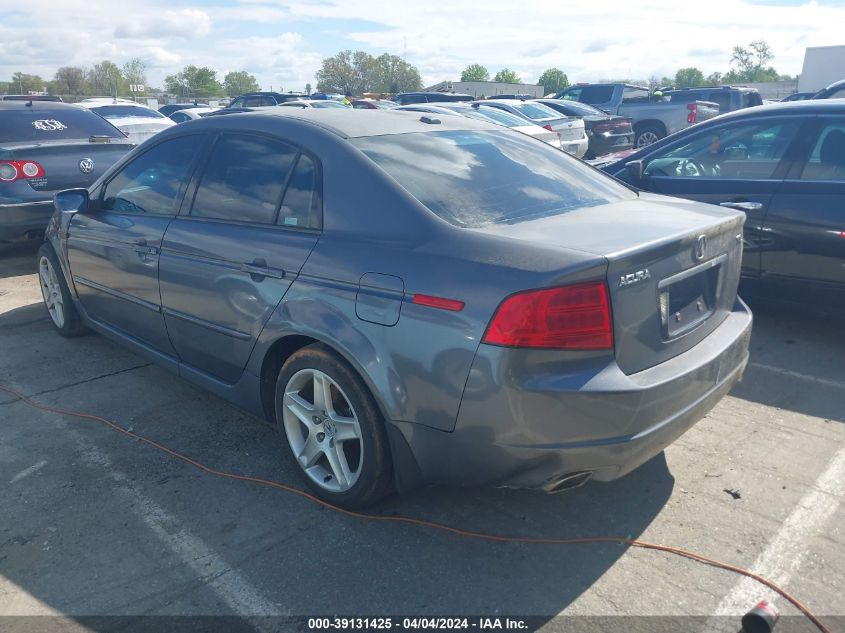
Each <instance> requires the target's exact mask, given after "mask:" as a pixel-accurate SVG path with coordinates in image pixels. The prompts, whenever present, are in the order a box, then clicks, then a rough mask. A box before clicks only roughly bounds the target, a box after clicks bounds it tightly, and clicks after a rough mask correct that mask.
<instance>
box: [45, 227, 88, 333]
mask: <svg viewBox="0 0 845 633" xmlns="http://www.w3.org/2000/svg"><path fill="white" fill-rule="evenodd" d="M38 284H39V285H40V286H41V296H42V297H43V299H44V306H45V307H46V308H47V313H48V314H49V315H50V319H51V320H52V321H53V325H55V326H56V330H57V331H58V332H59V334H61V335H62V336H64V337H66V338H71V337H74V336H79V335H81V334H84V333H85V331H86V328H85V326H84V325H83V324H82V318H81V317H80V316H79V312H78V311H77V309H76V306H75V305H74V303H73V298H72V297H71V295H70V289H69V288H68V286H67V282H66V281H65V277H64V274H63V273H62V269H61V266H60V265H59V258H58V257H57V256H56V252H55V251H54V250H53V247H52V246H51V245H50V244H48V243H46V242H45V243H44V244H42V245H41V248H39V249H38Z"/></svg>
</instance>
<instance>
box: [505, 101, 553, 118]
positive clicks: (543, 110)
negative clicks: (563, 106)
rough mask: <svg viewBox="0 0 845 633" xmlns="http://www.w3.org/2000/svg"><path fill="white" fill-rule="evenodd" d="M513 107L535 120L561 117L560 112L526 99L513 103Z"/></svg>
mask: <svg viewBox="0 0 845 633" xmlns="http://www.w3.org/2000/svg"><path fill="white" fill-rule="evenodd" d="M513 107H514V108H516V109H517V110H519V111H520V112H522V114H524V115H525V116H527V117H528V118H529V119H531V120H533V121H543V120H545V119H558V118H560V114H558V113H557V112H555V111H554V110H552V109H551V108H548V107H546V106H544V105H543V104H541V103H527V102H525V101H520V102H519V103H515V104H513Z"/></svg>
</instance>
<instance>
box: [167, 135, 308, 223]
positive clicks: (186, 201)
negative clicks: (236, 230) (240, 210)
mask: <svg viewBox="0 0 845 633" xmlns="http://www.w3.org/2000/svg"><path fill="white" fill-rule="evenodd" d="M205 135H206V136H208V137H211V140H210V141H209V142H208V146H207V147H206V148H205V151H204V152H203V153H204V156H203V157H202V161H201V162H200V164H199V165H198V166H197V168H196V169H195V170H194V173H193V176H192V178H191V181H190V183H189V185H188V188H187V189H186V190H185V194H184V196H183V198H182V205H181V206H180V208H179V212H178V214H177V217H179V218H182V219H188V220H192V221H196V222H214V223H217V224H234V225H238V226H251V227H262V228H272V229H283V230H291V231H299V232H301V231H309V232H322V230H323V166H322V163H321V162H320V160H319V159H318V158H317V156H316V155H315V154H314V153H313V152H310V151H307V150H304V149H303V148H302V147H301V146H300V145H298V144H297V143H294V142H293V141H290V140H288V139H286V138H283V137H280V136H276V135H274V134H267V133H262V132H256V131H253V130H228V129H227V130H220V131H216V132H208V133H205ZM224 136H250V137H255V138H260V139H262V140H269V141H275V142H276V143H282V144H284V145H289V146H290V147H291V148H292V149H294V150H295V152H296V154H295V155H294V159H293V163H292V164H291V169H290V171H289V172H288V174H287V177H286V179H285V182H284V185H283V186H282V192H281V194H280V196H279V199H278V201H277V203H276V210H275V211H274V215H273V221H272V222H269V223H266V222H252V221H250V220H235V219H231V218H206V217H202V216H195V215H192V212H193V209H194V203H195V201H196V197H197V191H199V186H200V183H201V182H202V179H203V177H204V176H205V172H206V170H207V169H208V164H209V162H210V161H211V155H212V152H213V151H214V148H215V147H216V146H217V143H219V142H220V140H221V139H222V138H223V137H224ZM302 154H306V155H307V156H308V157H309V158H310V159H311V160H312V162H313V163H314V166H315V171H316V173H317V185H318V191H317V196H318V198H317V201H318V203H319V225H320V226H319V227H302V226H292V225H284V224H279V214H280V213H281V208H282V202H283V201H284V199H285V194H286V193H287V190H288V186H289V185H290V180H291V178H292V177H293V172H294V170H295V169H296V166H297V165H298V164H299V157H300V156H302Z"/></svg>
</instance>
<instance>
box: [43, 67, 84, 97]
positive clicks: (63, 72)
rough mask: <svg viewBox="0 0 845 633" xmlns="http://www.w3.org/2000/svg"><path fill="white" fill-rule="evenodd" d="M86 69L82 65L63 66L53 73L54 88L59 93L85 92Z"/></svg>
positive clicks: (76, 93)
mask: <svg viewBox="0 0 845 633" xmlns="http://www.w3.org/2000/svg"><path fill="white" fill-rule="evenodd" d="M85 74H86V73H85V69H84V68H82V67H81V66H62V67H61V68H58V69H57V70H56V74H55V75H53V90H51V92H52V91H55V92H57V93H59V94H65V95H81V94H83V93H84V92H85Z"/></svg>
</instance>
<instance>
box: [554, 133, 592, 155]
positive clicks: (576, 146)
mask: <svg viewBox="0 0 845 633" xmlns="http://www.w3.org/2000/svg"><path fill="white" fill-rule="evenodd" d="M589 146H590V139H589V138H587V137H586V136H584V137H583V138H580V139H575V140H574V141H565V140H563V139H561V141H560V148H561V149H562V150H563V151H564V152H566V153H567V154H572V155H573V156H576V157H577V158H583V157H584V155H585V154H586V153H587V149H588V148H589Z"/></svg>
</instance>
